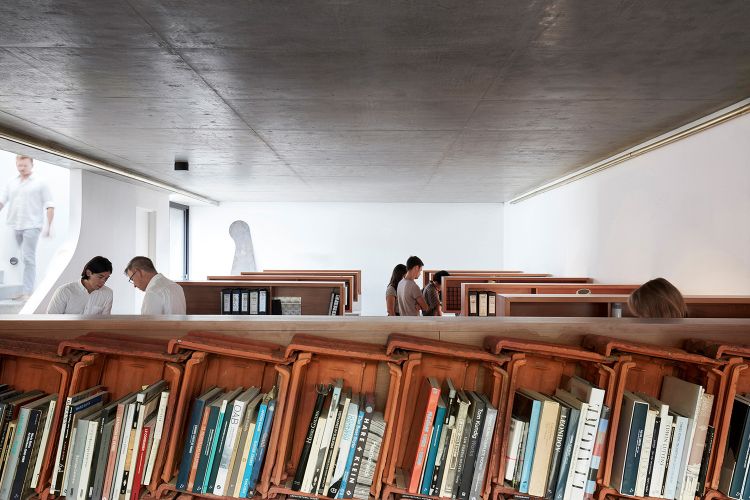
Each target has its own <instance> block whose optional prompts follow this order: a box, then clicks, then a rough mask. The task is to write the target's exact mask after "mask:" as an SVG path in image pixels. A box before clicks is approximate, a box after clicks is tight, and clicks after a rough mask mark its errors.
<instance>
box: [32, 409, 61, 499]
mask: <svg viewBox="0 0 750 500" xmlns="http://www.w3.org/2000/svg"><path fill="white" fill-rule="evenodd" d="M55 408H57V400H56V399H53V400H52V401H50V403H49V409H48V410H47V418H46V420H45V421H44V432H42V440H41V441H40V443H39V456H38V457H37V460H36V463H35V464H34V475H33V476H32V478H31V484H30V485H29V487H30V488H36V487H37V485H38V484H39V475H40V474H41V473H42V464H43V462H44V456H45V455H46V453H47V443H48V442H49V435H50V432H51V430H52V421H53V420H54V415H55Z"/></svg>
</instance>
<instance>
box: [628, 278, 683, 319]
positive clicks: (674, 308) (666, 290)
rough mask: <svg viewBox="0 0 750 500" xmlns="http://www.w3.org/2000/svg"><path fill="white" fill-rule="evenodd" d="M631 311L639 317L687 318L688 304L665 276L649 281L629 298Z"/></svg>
mask: <svg viewBox="0 0 750 500" xmlns="http://www.w3.org/2000/svg"><path fill="white" fill-rule="evenodd" d="M628 306H629V307H630V311H631V312H632V313H633V314H634V315H635V316H636V317H638V318H685V317H687V305H686V304H685V299H683V298H682V294H681V293H680V291H679V290H678V289H677V288H675V286H674V285H673V284H672V283H670V282H669V281H667V280H665V279H664V278H656V279H653V280H651V281H647V282H646V283H644V284H643V285H641V286H640V287H639V288H637V289H636V290H635V291H634V292H633V293H631V294H630V297H629V298H628Z"/></svg>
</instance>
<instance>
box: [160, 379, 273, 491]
mask: <svg viewBox="0 0 750 500" xmlns="http://www.w3.org/2000/svg"><path fill="white" fill-rule="evenodd" d="M276 404H277V389H276V387H273V388H272V389H271V390H270V391H268V392H267V393H263V392H262V391H261V390H260V389H259V388H258V387H250V388H248V389H244V388H242V387H238V388H236V389H234V390H230V391H226V390H225V389H223V388H221V387H212V388H210V389H209V390H208V391H206V392H205V393H204V394H202V395H201V396H199V397H198V398H196V399H195V401H193V406H192V409H191V411H190V419H189V420H188V422H187V428H186V431H185V444H184V447H183V452H182V461H181V463H180V468H179V471H178V474H177V480H176V483H175V486H176V488H177V489H178V490H180V491H185V492H187V493H199V494H213V495H218V496H228V497H234V498H250V497H252V496H253V495H254V493H255V486H256V484H257V481H258V478H259V477H260V472H261V469H262V466H263V462H264V459H265V456H266V451H267V449H268V441H269V437H270V434H271V426H272V424H273V419H274V413H275V409H276Z"/></svg>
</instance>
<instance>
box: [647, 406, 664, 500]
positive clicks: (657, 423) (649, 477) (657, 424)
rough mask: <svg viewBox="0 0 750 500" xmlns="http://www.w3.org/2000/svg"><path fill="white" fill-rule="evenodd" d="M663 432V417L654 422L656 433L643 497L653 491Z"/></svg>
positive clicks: (649, 456)
mask: <svg viewBox="0 0 750 500" xmlns="http://www.w3.org/2000/svg"><path fill="white" fill-rule="evenodd" d="M660 430H661V417H660V416H659V417H656V420H655V421H654V431H653V433H652V435H651V436H652V439H651V450H650V452H649V455H648V466H647V467H646V478H645V480H644V481H645V486H644V491H643V495H648V494H649V492H650V491H651V481H652V480H653V479H654V467H655V465H656V454H657V453H658V450H659V446H660V445H661V442H660V441H659V432H660Z"/></svg>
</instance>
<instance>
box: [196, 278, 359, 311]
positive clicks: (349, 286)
mask: <svg viewBox="0 0 750 500" xmlns="http://www.w3.org/2000/svg"><path fill="white" fill-rule="evenodd" d="M207 279H208V280H209V281H217V280H218V281H248V282H256V281H325V282H337V281H341V282H343V283H344V291H345V295H342V297H344V296H345V297H346V300H345V302H344V306H345V307H344V311H346V312H352V311H353V309H352V305H353V303H354V276H352V275H348V276H319V275H318V276H315V275H310V276H307V275H295V274H265V273H258V274H241V275H239V276H208V277H207Z"/></svg>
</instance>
